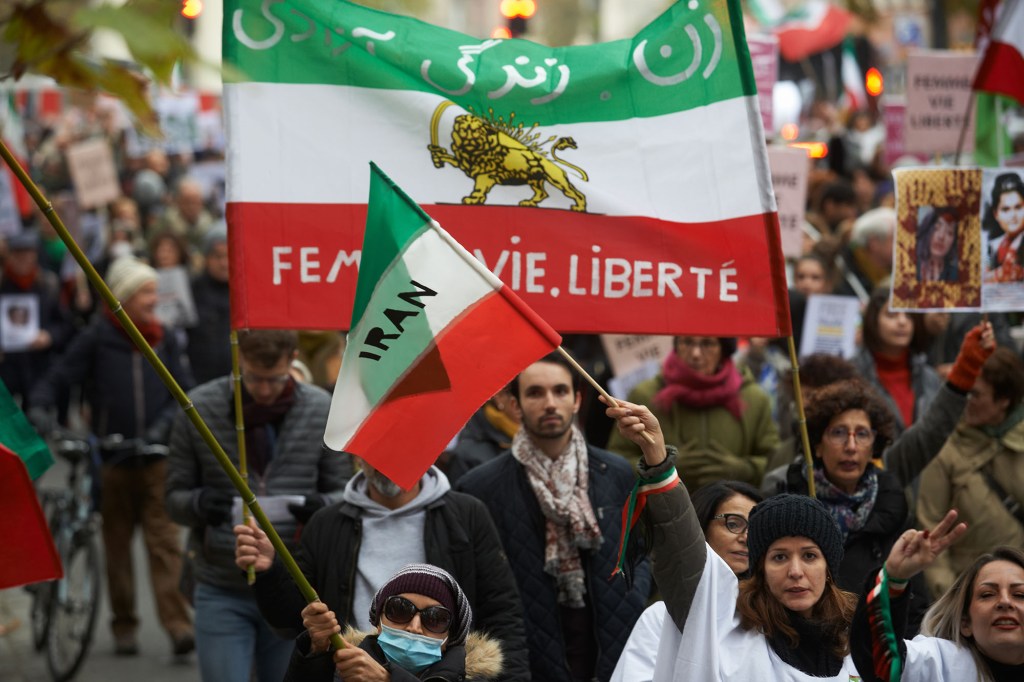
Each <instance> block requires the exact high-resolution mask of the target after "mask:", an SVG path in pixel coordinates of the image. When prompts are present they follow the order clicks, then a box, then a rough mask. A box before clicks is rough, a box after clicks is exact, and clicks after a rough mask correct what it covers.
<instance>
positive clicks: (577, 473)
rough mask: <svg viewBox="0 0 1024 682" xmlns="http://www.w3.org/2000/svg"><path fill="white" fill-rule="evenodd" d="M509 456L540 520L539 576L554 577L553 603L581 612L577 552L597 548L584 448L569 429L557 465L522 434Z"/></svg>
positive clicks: (579, 434) (582, 583) (582, 585)
mask: <svg viewBox="0 0 1024 682" xmlns="http://www.w3.org/2000/svg"><path fill="white" fill-rule="evenodd" d="M512 456H513V457H515V459H516V461H518V462H519V463H520V464H522V465H523V468H524V469H526V478H527V479H528V480H529V481H530V487H531V488H533V493H534V495H536V496H537V502H538V503H540V510H541V512H543V514H544V518H545V519H546V526H545V545H544V572H545V573H548V574H549V575H553V576H555V581H556V583H557V585H558V603H559V604H561V605H563V606H568V607H570V608H582V607H583V606H585V603H584V601H583V595H584V594H586V592H587V587H586V580H585V576H584V573H583V561H582V559H581V558H580V550H581V549H597V548H598V547H600V546H601V528H600V527H599V526H598V525H597V517H596V516H594V509H593V507H591V505H590V498H589V497H588V496H587V488H588V487H589V479H590V476H589V472H588V470H587V467H588V458H587V444H586V442H585V441H584V440H583V434H582V432H580V430H579V429H577V428H576V427H575V426H574V427H573V428H572V439H571V440H570V441H569V447H568V448H567V449H566V451H565V452H563V453H562V454H561V456H559V457H558V459H551V458H550V457H548V456H547V455H545V454H544V453H543V452H542V451H541V450H540V449H539V448H538V447H537V446H536V445H534V444H533V441H531V440H530V438H529V436H527V435H526V434H525V432H524V431H523V430H520V431H519V432H518V433H517V434H516V435H515V438H513V439H512Z"/></svg>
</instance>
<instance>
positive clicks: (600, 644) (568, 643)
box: [458, 353, 651, 682]
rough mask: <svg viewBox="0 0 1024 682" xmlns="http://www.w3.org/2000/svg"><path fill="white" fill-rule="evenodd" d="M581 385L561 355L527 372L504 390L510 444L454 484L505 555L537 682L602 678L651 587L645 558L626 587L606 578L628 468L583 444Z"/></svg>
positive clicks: (614, 552)
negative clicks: (513, 415)
mask: <svg viewBox="0 0 1024 682" xmlns="http://www.w3.org/2000/svg"><path fill="white" fill-rule="evenodd" d="M578 381H579V378H578V375H577V374H575V373H574V372H573V371H572V368H571V367H569V365H568V363H567V362H566V360H565V359H564V358H562V356H561V355H559V354H557V353H552V354H550V355H548V356H546V357H544V358H542V359H541V360H539V361H537V362H535V363H533V364H532V365H530V366H529V367H527V368H526V369H525V370H523V372H522V373H520V375H519V376H518V377H517V378H516V379H514V380H513V381H512V384H511V386H510V391H511V393H512V401H513V402H514V404H515V405H516V407H517V408H518V411H519V413H520V415H521V417H522V428H521V429H520V430H519V432H518V433H517V434H516V435H515V437H514V438H513V440H512V448H511V450H510V451H508V452H506V453H504V454H503V455H501V456H499V457H498V458H497V459H493V460H491V461H489V462H486V463H484V464H481V465H480V466H478V467H476V468H474V469H473V470H471V471H470V472H469V473H467V474H466V475H465V476H463V477H462V478H461V479H459V483H458V488H459V490H462V491H465V492H467V493H469V494H470V495H473V496H474V497H476V498H478V499H480V500H481V501H483V503H484V504H485V505H486V506H487V508H488V509H489V510H490V512H491V515H492V516H493V517H494V521H495V523H496V525H497V526H498V534H499V535H500V537H501V541H502V544H503V545H504V546H505V551H506V552H507V553H508V555H509V557H511V561H512V570H513V573H514V574H515V577H516V582H517V584H518V586H519V594H520V596H521V597H522V600H523V607H524V611H525V613H526V633H527V647H528V649H529V653H530V672H531V675H532V679H533V680H534V682H545V681H547V680H551V681H552V682H556V681H557V682H565V681H566V680H572V681H573V682H576V681H577V680H581V681H582V680H586V681H588V682H589V681H590V680H595V679H596V680H607V679H608V678H609V677H610V676H611V674H612V671H613V669H614V667H615V662H616V661H617V660H618V657H619V653H620V652H621V651H622V647H623V645H624V644H625V642H626V638H625V636H624V633H627V632H629V631H630V630H631V629H632V627H633V624H634V623H635V622H636V620H637V618H639V616H640V614H641V612H642V611H643V610H644V606H645V605H646V602H647V597H648V595H649V592H650V587H651V575H650V567H649V565H648V564H647V562H646V561H645V562H643V563H641V564H639V565H638V566H636V567H635V569H634V571H633V581H632V582H633V584H632V587H631V588H630V587H629V586H627V584H626V581H625V580H624V579H623V578H621V577H616V578H612V579H610V580H609V576H611V575H612V572H613V570H614V569H615V566H616V558H617V555H618V548H619V536H620V533H621V531H622V503H623V501H624V500H626V499H627V498H628V497H629V493H630V491H631V490H632V488H633V482H634V481H633V472H632V471H631V469H630V466H629V465H628V464H627V463H626V462H625V461H624V460H623V459H622V458H621V457H619V456H617V455H614V454H612V453H610V452H607V451H605V450H600V449H598V448H595V447H592V446H591V445H589V444H587V443H586V442H585V441H584V440H583V433H582V432H581V431H580V429H579V428H578V427H577V426H576V425H575V424H574V421H575V415H576V413H577V412H578V411H579V408H580V398H581V394H580V391H579V386H578Z"/></svg>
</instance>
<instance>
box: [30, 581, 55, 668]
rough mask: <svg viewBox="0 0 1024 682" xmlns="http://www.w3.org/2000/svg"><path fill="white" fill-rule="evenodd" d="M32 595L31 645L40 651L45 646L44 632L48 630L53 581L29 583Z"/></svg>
mask: <svg viewBox="0 0 1024 682" xmlns="http://www.w3.org/2000/svg"><path fill="white" fill-rule="evenodd" d="M27 589H28V591H29V593H30V594H31V595H32V609H31V611H30V613H31V618H32V647H33V648H34V649H35V650H36V651H42V650H43V647H44V646H46V634H47V633H48V632H49V631H50V600H51V599H52V598H53V583H52V582H45V583H36V584H35V585H29V586H28V588H27Z"/></svg>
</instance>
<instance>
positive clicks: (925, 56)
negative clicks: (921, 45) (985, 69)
mask: <svg viewBox="0 0 1024 682" xmlns="http://www.w3.org/2000/svg"><path fill="white" fill-rule="evenodd" d="M977 65H978V57H977V55H975V54H973V53H963V52H953V51H951V50H920V51H914V52H911V53H910V56H909V58H908V59H907V111H906V127H905V136H906V137H905V146H906V150H907V151H909V152H919V153H922V154H949V153H953V152H955V151H956V150H957V144H958V142H959V140H960V131H961V129H962V128H963V124H964V117H965V116H966V115H967V114H968V104H969V103H970V102H971V94H972V90H971V81H972V79H973V77H974V71H975V69H976V68H977ZM972 108H973V105H972ZM973 149H974V116H973V114H972V115H971V120H970V122H969V124H968V126H967V133H966V136H965V138H964V151H971V150H973Z"/></svg>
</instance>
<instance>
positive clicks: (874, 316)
mask: <svg viewBox="0 0 1024 682" xmlns="http://www.w3.org/2000/svg"><path fill="white" fill-rule="evenodd" d="M887 305H889V286H888V285H887V284H886V285H881V286H878V287H875V289H874V290H873V291H872V292H871V297H870V298H869V299H868V304H867V306H866V307H865V308H864V318H863V320H862V324H861V329H862V332H863V337H864V347H865V348H867V349H868V350H869V351H871V352H872V353H877V352H879V351H880V350H881V349H882V339H881V337H880V336H879V333H878V318H879V316H880V315H881V314H882V311H883V310H884V309H885V307H886V306H887ZM906 315H907V317H908V318H910V322H911V324H913V325H914V335H913V337H911V339H910V352H911V353H922V352H924V351H925V349H926V347H927V343H928V335H927V334H926V333H925V330H924V318H923V317H922V316H921V315H916V314H914V313H906Z"/></svg>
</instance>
